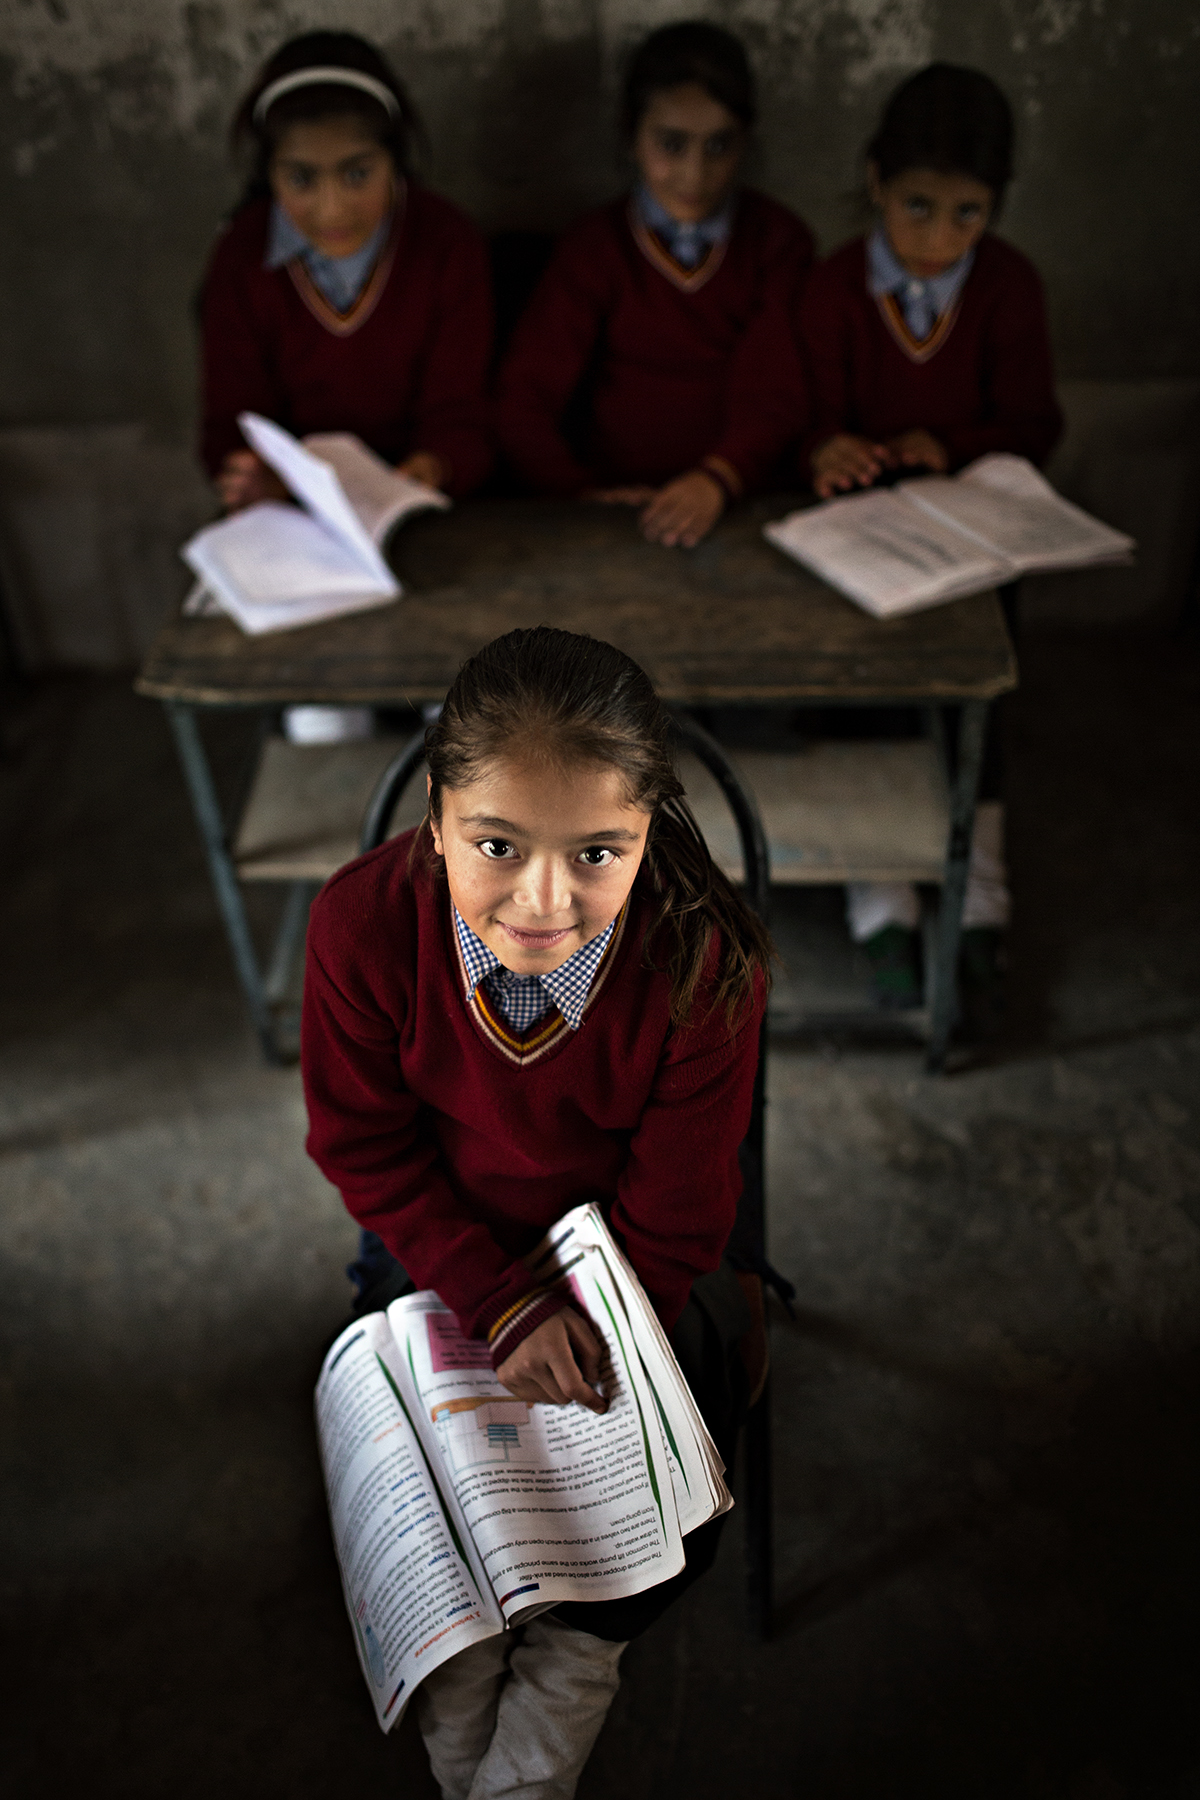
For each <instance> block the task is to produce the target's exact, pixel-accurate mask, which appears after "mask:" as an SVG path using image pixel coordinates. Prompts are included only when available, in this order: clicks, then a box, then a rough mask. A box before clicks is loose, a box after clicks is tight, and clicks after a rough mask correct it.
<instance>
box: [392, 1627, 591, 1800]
mask: <svg viewBox="0 0 1200 1800" xmlns="http://www.w3.org/2000/svg"><path fill="white" fill-rule="evenodd" d="M624 1648H625V1645H624V1644H610V1643H609V1642H608V1641H607V1639H605V1638H598V1637H592V1635H591V1634H590V1632H586V1631H574V1630H572V1629H571V1627H570V1626H569V1625H560V1624H559V1623H558V1622H557V1620H555V1619H553V1618H549V1617H547V1618H542V1619H534V1620H533V1621H532V1623H531V1624H529V1625H526V1626H525V1627H524V1628H523V1629H522V1630H520V1631H516V1632H512V1631H507V1632H505V1633H504V1635H503V1637H498V1638H489V1639H488V1641H487V1642H486V1643H483V1644H474V1645H472V1647H471V1648H470V1649H469V1650H462V1651H460V1652H459V1654H458V1655H457V1656H453V1657H451V1659H450V1661H449V1662H447V1663H443V1664H442V1666H441V1668H440V1669H438V1670H436V1671H435V1673H434V1674H432V1675H431V1676H429V1678H428V1679H427V1680H426V1681H424V1682H422V1684H421V1686H420V1687H419V1688H418V1690H417V1695H416V1699H415V1702H414V1704H415V1706H416V1709H417V1723H418V1725H419V1726H420V1729H421V1736H422V1737H423V1738H424V1740H425V1748H426V1749H427V1750H428V1752H429V1761H430V1764H431V1766H432V1768H433V1773H434V1777H435V1779H436V1780H437V1782H438V1785H439V1786H440V1788H441V1790H442V1800H571V1797H572V1795H573V1794H574V1792H575V1787H576V1783H577V1782H578V1780H579V1777H580V1775H581V1774H582V1772H583V1765H584V1763H585V1762H586V1761H587V1759H588V1756H589V1754H590V1752H591V1748H592V1745H593V1744H594V1743H595V1741H596V1738H597V1737H598V1735H599V1732H600V1727H601V1726H602V1725H603V1723H604V1721H605V1718H606V1717H607V1715H608V1709H609V1707H610V1706H611V1705H612V1702H613V1697H614V1695H615V1694H616V1691H617V1688H618V1686H619V1685H620V1674H619V1672H618V1665H619V1664H620V1661H621V1652H622V1651H623V1650H624Z"/></svg>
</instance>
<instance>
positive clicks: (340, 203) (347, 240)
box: [270, 114, 396, 256]
mask: <svg viewBox="0 0 1200 1800" xmlns="http://www.w3.org/2000/svg"><path fill="white" fill-rule="evenodd" d="M270 176H271V192H272V193H273V194H274V196H275V198H276V200H278V202H279V204H280V206H282V208H283V210H284V212H285V213H286V214H287V216H288V218H289V219H290V220H291V221H292V224H293V225H294V226H295V227H296V229H297V230H298V231H302V232H303V233H304V235H305V237H306V238H307V239H308V241H309V243H310V244H311V245H312V246H313V248H314V249H315V250H319V251H320V252H321V253H322V255H323V256H353V254H354V252H355V251H356V250H361V249H362V247H363V245H364V244H365V243H366V242H367V240H368V238H370V236H371V234H372V232H374V231H375V230H376V229H377V228H378V226H379V225H380V224H382V222H383V220H384V219H385V218H386V217H387V215H388V213H389V212H390V210H391V207H392V202H393V200H394V198H395V191H396V169H395V165H394V163H393V162H392V158H391V155H390V153H389V152H388V151H387V150H385V149H384V147H383V145H382V144H380V143H378V142H377V141H376V139H375V138H373V137H372V136H371V134H370V132H369V131H368V129H367V127H366V126H365V125H364V124H363V123H362V122H361V121H360V120H358V119H356V118H355V117H354V116H353V114H347V115H346V116H344V117H343V118H333V119H316V120H314V121H312V123H310V124H305V125H289V126H288V128H287V130H286V131H285V132H284V133H283V135H282V137H281V138H280V140H279V143H278V145H277V146H276V149H275V154H274V156H273V157H272V158H271V168H270Z"/></svg>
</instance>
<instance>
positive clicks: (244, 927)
mask: <svg viewBox="0 0 1200 1800" xmlns="http://www.w3.org/2000/svg"><path fill="white" fill-rule="evenodd" d="M164 705H165V706H166V709H167V718H168V719H169V721H170V725H171V731H172V734H173V736H174V738H175V747H176V749H177V750H178V751H179V760H180V762H181V763H182V764H183V774H184V779H185V780H186V782H187V785H188V792H189V794H190V795H191V799H192V808H193V810H194V812H195V814H196V823H197V824H198V825H199V827H200V836H201V838H202V839H203V842H204V853H205V855H206V857H207V858H208V872H209V874H210V876H211V877H212V884H213V888H214V890H215V892H216V896H217V905H218V906H219V907H220V909H221V917H222V919H223V920H224V922H225V931H226V934H227V936H228V938H229V947H230V949H231V950H232V952H233V961H234V966H235V968H236V969H237V975H238V980H239V981H240V982H241V984H242V992H243V993H244V994H245V996H246V1004H247V1006H248V1007H249V1008H250V1017H251V1019H252V1020H253V1021H254V1028H255V1030H256V1031H257V1032H258V1035H259V1040H260V1042H261V1043H262V1047H263V1054H264V1056H265V1057H266V1059H267V1061H268V1062H269V1063H273V1064H275V1065H277V1066H278V1065H281V1064H282V1063H283V1062H284V1060H285V1059H284V1057H283V1055H282V1054H281V1052H280V1048H279V1044H278V1041H277V1039H276V1036H275V1020H274V1016H273V1014H272V1011H271V1003H270V1000H269V999H268V996H267V989H266V984H265V983H264V981H263V978H262V972H261V970H260V969H259V966H258V956H257V954H256V953H255V949H254V940H253V938H252V937H251V935H250V922H249V920H248V919H247V917H246V908H245V905H244V904H243V901H242V890H241V887H240V886H239V884H238V878H237V871H236V870H235V868H234V866H233V860H232V858H231V857H230V854H229V843H228V836H227V833H226V829H225V820H224V819H223V817H222V816H221V807H220V803H219V801H218V799H217V790H216V788H215V787H214V786H213V778H212V770H211V769H210V768H209V766H208V758H207V756H206V755H205V754H204V744H203V741H202V739H201V737H200V728H199V726H198V725H197V723H196V709H195V707H192V706H188V705H186V704H185V703H184V702H183V701H181V700H167V701H164Z"/></svg>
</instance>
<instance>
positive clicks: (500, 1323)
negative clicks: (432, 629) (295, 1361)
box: [303, 626, 769, 1800]
mask: <svg viewBox="0 0 1200 1800" xmlns="http://www.w3.org/2000/svg"><path fill="white" fill-rule="evenodd" d="M427 745H428V759H429V771H430V773H429V811H428V815H427V818H426V820H425V822H424V824H423V825H422V826H421V827H420V828H419V830H418V831H417V832H416V833H415V834H411V833H410V834H408V835H406V836H403V837H400V838H396V839H394V840H392V841H391V842H390V843H388V844H386V845H385V846H384V847H383V848H382V849H379V850H376V851H373V852H371V853H370V854H369V855H367V856H364V857H360V858H359V859H358V861H356V862H353V863H350V864H348V865H347V867H346V868H344V869H342V870H341V871H340V872H339V873H338V874H337V875H336V876H334V878H333V879H332V880H331V881H330V882H329V883H328V884H327V885H326V887H325V888H324V890H323V891H322V893H321V895H320V897H319V898H318V900H317V902H316V904H315V905H314V907H313V912H312V920H311V924H310V928H309V942H308V969H307V976H306V982H305V998H304V1030H303V1066H304V1079H305V1091H306V1094H307V1099H308V1108H309V1119H310V1127H311V1129H310V1134H309V1140H308V1146H309V1151H310V1153H311V1155H312V1156H313V1157H314V1158H315V1159H316V1161H317V1163H318V1165H319V1167H320V1168H321V1169H322V1170H323V1172H324V1173H325V1174H326V1175H327V1176H328V1178H329V1179H330V1181H332V1182H334V1183H335V1184H336V1185H337V1186H338V1187H339V1188H340V1190H341V1192H342V1196H343V1198H344V1200H345V1202H346V1205H347V1206H348V1208H349V1209H350V1211H351V1212H352V1213H353V1215H354V1217H355V1218H356V1219H357V1220H359V1222H360V1223H361V1224H362V1225H364V1226H365V1227H367V1228H368V1229H369V1230H370V1232H372V1233H374V1234H376V1236H377V1238H378V1239H381V1240H382V1243H383V1245H384V1246H385V1247H386V1249H387V1251H388V1252H390V1253H391V1256H392V1257H394V1258H395V1259H397V1261H398V1262H399V1263H400V1264H402V1265H403V1268H402V1270H401V1271H400V1274H401V1275H403V1272H404V1271H407V1274H408V1276H409V1277H411V1280H412V1282H414V1283H415V1284H417V1285H418V1286H420V1287H423V1288H424V1287H429V1288H434V1289H436V1291H437V1292H438V1293H439V1294H440V1295H441V1296H442V1298H443V1300H445V1302H446V1303H447V1305H449V1306H450V1307H451V1308H452V1309H453V1311H454V1312H455V1313H456V1314H457V1315H458V1318H459V1321H460V1323H461V1325H462V1327H463V1329H464V1330H465V1331H466V1332H467V1333H468V1334H471V1335H474V1336H477V1337H480V1338H484V1339H486V1340H487V1341H488V1343H489V1344H490V1345H491V1350H492V1360H493V1363H494V1365H495V1367H496V1369H497V1371H498V1373H499V1376H500V1379H501V1381H502V1382H503V1383H504V1384H505V1386H506V1387H508V1388H509V1389H510V1390H511V1392H512V1393H513V1394H515V1395H516V1396H517V1397H518V1398H520V1399H523V1400H526V1401H529V1402H531V1403H543V1404H550V1405H566V1404H569V1403H577V1404H580V1405H583V1406H587V1407H590V1408H592V1409H593V1410H594V1411H596V1412H600V1413H602V1412H603V1411H604V1410H605V1404H606V1403H605V1401H604V1398H603V1396H602V1395H601V1394H600V1393H598V1392H597V1390H596V1386H595V1383H596V1381H597V1376H598V1369H599V1345H598V1342H597V1340H596V1338H595V1336H594V1334H593V1332H592V1331H591V1329H590V1327H589V1325H588V1324H587V1322H586V1320H585V1319H583V1318H582V1317H581V1316H580V1315H579V1314H578V1313H576V1312H575V1311H573V1310H572V1308H571V1306H570V1303H569V1299H568V1297H567V1296H565V1295H564V1294H563V1292H562V1291H561V1290H556V1289H551V1290H546V1289H544V1288H541V1287H539V1286H538V1285H537V1284H536V1283H535V1282H534V1280H533V1278H532V1277H531V1276H530V1274H529V1273H528V1271H527V1270H526V1268H525V1266H524V1263H523V1262H522V1260H521V1259H522V1257H523V1256H524V1255H526V1254H527V1253H528V1252H529V1250H530V1249H531V1248H532V1247H533V1246H534V1245H535V1244H536V1243H537V1242H538V1240H539V1238H540V1237H541V1236H542V1235H543V1233H544V1232H545V1231H546V1230H547V1229H548V1227H549V1226H551V1225H552V1224H553V1223H554V1222H555V1221H556V1220H557V1219H558V1218H560V1217H561V1216H562V1214H563V1213H564V1212H566V1211H567V1210H568V1209H569V1208H571V1207H573V1206H576V1205H578V1204H580V1203H582V1202H585V1201H596V1202H598V1203H599V1204H600V1205H601V1206H603V1208H604V1210H605V1212H606V1214H607V1216H608V1218H609V1221H610V1223H611V1225H612V1227H613V1229H614V1231H615V1232H616V1233H617V1235H618V1237H619V1238H620V1240H621V1242H622V1243H623V1245H624V1248H625V1250H626V1252H627V1254H628V1256H629V1258H630V1260H631V1262H632V1263H633V1265H634V1268H635V1269H636V1270H637V1272H638V1275H639V1276H640V1278H641V1281H642V1283H643V1285H644V1287H645V1289H646V1291H647V1293H648V1294H649V1296H650V1298H651V1300H652V1302H653V1304H654V1306H655V1308H656V1310H657V1311H658V1314H659V1316H660V1318H661V1319H662V1321H663V1324H664V1325H665V1326H666V1327H667V1329H668V1330H673V1332H674V1341H675V1343H676V1345H677V1348H678V1349H679V1351H680V1353H681V1360H684V1363H685V1369H686V1370H687V1373H688V1375H689V1379H690V1380H692V1382H693V1385H694V1386H695V1387H696V1388H697V1389H698V1395H697V1397H698V1399H699V1400H700V1404H701V1406H702V1407H705V1406H706V1394H705V1382H704V1378H703V1370H702V1369H700V1368H699V1367H697V1366H696V1365H695V1363H693V1366H692V1367H688V1365H687V1344H688V1342H689V1341H692V1340H694V1341H696V1342H699V1341H700V1338H702V1337H703V1332H701V1333H700V1335H699V1337H697V1319H698V1316H699V1315H698V1309H697V1300H696V1298H695V1297H692V1288H693V1284H694V1283H695V1282H696V1281H697V1280H698V1278H700V1277H703V1276H708V1277H709V1280H710V1281H711V1280H712V1272H713V1271H716V1270H717V1268H718V1265H719V1264H720V1262H721V1257H722V1251H723V1249H724V1246H725V1243H726V1240H727V1239H728V1237H729V1234H730V1231H731V1228H732V1226H733V1222H734V1213H735V1209H736V1206H737V1200H738V1194H739V1191H740V1188H741V1177H740V1174H739V1168H738V1146H739V1144H740V1143H741V1141H742V1138H743V1137H744V1135H745V1131H746V1127H747V1123H748V1120H749V1115H750V1107H751V1096H752V1089H753V1084H754V1075H755V1069H756V1065H757V1058H758V1039H759V1027H760V1024H761V1020H762V1014H763V1007H764V1003H765V989H766V971H767V963H768V956H769V945H768V942H767V940H766V937H765V934H764V932H763V930H762V927H761V926H760V925H759V924H758V922H757V920H756V919H754V917H753V916H752V915H751V914H750V913H749V912H748V911H747V909H746V907H745V906H744V904H743V902H742V901H741V899H740V898H739V897H738V895H737V893H736V892H735V890H734V889H733V888H732V887H731V886H730V884H729V883H728V882H727V881H726V880H725V879H724V877H723V876H722V875H721V874H720V873H719V871H718V870H717V869H716V868H715V867H714V866H713V864H712V862H711V860H710V858H709V855H708V852H707V850H706V848H705V846H704V842H703V840H702V838H701V837H700V835H699V833H698V831H697V829H696V827H695V825H694V823H693V821H692V818H691V815H690V813H689V811H688V809H687V806H686V803H685V802H684V800H683V798H682V792H683V790H682V788H681V785H680V782H679V780H678V777H677V776H676V774H675V772H674V769H673V766H672V762H671V756H670V750H669V742H668V726H667V720H666V717H665V715H664V713H663V711H662V708H661V707H660V705H659V703H658V700H657V698H656V697H655V694H654V691H653V688H652V687H651V684H650V682H649V680H648V679H647V677H646V676H645V675H644V674H643V673H642V671H641V670H640V669H639V668H638V667H637V665H636V664H634V663H632V662H631V661H630V660H629V658H628V657H627V656H625V655H623V654H622V653H621V652H620V651H618V650H614V649H613V648H611V646H609V645H607V644H601V643H598V642H596V641H595V640H593V639H590V638H582V637H576V636H573V635H571V634H569V633H567V632H562V631H555V630H551V629H550V628H548V627H545V626H542V627H539V628H538V629H537V630H535V631H515V632H510V633H509V634H508V636H506V637H503V638H500V639H498V640H497V641H496V642H495V643H493V644H490V645H489V646H488V647H487V648H486V649H484V650H482V651H480V653H479V654H478V655H477V656H475V657H474V658H472V660H471V661H470V662H468V663H467V664H466V665H465V667H464V668H463V670H462V671H461V673H460V674H459V677H458V679H457V681H456V682H455V684H454V686H453V687H452V688H451V690H450V693H449V695H448V696H447V700H446V704H445V707H444V709H443V712H442V714H441V717H440V719H439V721H438V722H437V724H436V725H434V726H432V727H431V728H430V730H429V733H428V737H427ZM384 1285H385V1288H386V1293H385V1294H384V1295H381V1296H380V1297H381V1299H385V1300H386V1298H390V1297H391V1294H393V1293H394V1292H395V1291H397V1290H396V1286H395V1282H394V1281H393V1282H392V1283H391V1284H387V1283H385V1284H384ZM701 1285H702V1287H703V1283H702V1284H701ZM734 1291H735V1292H736V1284H734ZM689 1320H690V1323H689ZM681 1322H682V1323H681ZM703 1356H704V1358H706V1359H710V1360H711V1356H712V1345H711V1341H710V1342H709V1347H708V1348H707V1349H706V1350H705V1351H704V1352H703ZM717 1385H718V1386H719V1385H720V1383H719V1382H718V1384H717ZM709 1386H710V1392H711V1386H712V1378H711V1375H710V1377H709ZM708 1416H710V1418H711V1407H709V1409H708ZM712 1422H713V1423H715V1424H717V1427H718V1431H720V1421H716V1420H713V1421H712ZM722 1435H724V1436H725V1438H726V1444H728V1432H724V1433H722ZM718 1441H720V1439H719V1440H718ZM715 1536H716V1533H715V1528H714V1527H712V1526H706V1527H702V1528H701V1531H700V1532H697V1533H695V1534H693V1535H692V1536H691V1537H689V1539H688V1546H689V1548H688V1560H689V1567H688V1568H687V1569H686V1570H685V1571H684V1572H683V1575H682V1576H679V1577H676V1578H675V1580H674V1581H673V1582H668V1583H665V1584H663V1585H662V1586H661V1587H659V1588H657V1589H652V1590H650V1592H649V1593H648V1594H645V1595H641V1596H638V1597H637V1598H636V1599H634V1600H624V1601H616V1602H608V1603H593V1604H590V1605H584V1604H580V1605H572V1606H563V1607H559V1608H557V1609H556V1611H555V1613H554V1614H553V1615H552V1621H542V1620H539V1621H537V1622H536V1626H530V1627H528V1628H527V1629H526V1633H525V1637H524V1641H523V1642H521V1643H519V1646H518V1651H517V1653H516V1655H515V1657H514V1660H513V1662H512V1665H511V1669H508V1668H507V1666H506V1662H505V1657H506V1654H507V1652H508V1651H509V1650H510V1649H511V1635H510V1636H509V1637H506V1638H505V1639H502V1640H496V1641H495V1642H493V1643H489V1644H484V1645H480V1646H477V1647H475V1648H473V1649H471V1650H468V1651H465V1652H463V1653H462V1654H461V1655H460V1656H459V1657H456V1658H454V1659H452V1661H451V1662H450V1663H448V1664H447V1665H446V1668H445V1672H444V1678H443V1671H439V1672H438V1674H437V1675H436V1676H434V1677H431V1678H430V1679H429V1680H428V1681H427V1682H426V1683H424V1684H423V1686H422V1689H421V1690H420V1695H419V1705H418V1715H419V1717H420V1720H421V1726H422V1730H423V1732H424V1734H425V1737H426V1741H427V1743H428V1744H429V1747H430V1752H431V1756H432V1758H433V1763H434V1770H435V1773H436V1774H437V1775H438V1778H439V1780H440V1781H441V1783H442V1787H443V1793H444V1794H449V1795H463V1796H465V1795H466V1794H467V1791H468V1788H469V1790H470V1794H471V1796H472V1800H485V1797H486V1796H490V1795H492V1794H500V1793H503V1794H506V1795H511V1794H516V1793H524V1792H526V1791H527V1790H526V1786H525V1785H524V1783H526V1782H529V1781H531V1779H532V1775H531V1772H532V1771H538V1782H544V1785H539V1784H538V1783H534V1784H533V1785H531V1786H530V1787H529V1789H528V1791H530V1792H533V1791H536V1792H537V1793H538V1794H539V1795H544V1796H551V1795H553V1796H559V1795H562V1796H568V1795H570V1794H571V1793H573V1792H574V1785H575V1781H576V1779H577V1777H578V1774H579V1770H580V1769H581V1768H582V1766H583V1762H584V1760H585V1759H586V1756H587V1753H588V1751H589V1749H590V1747H591V1744H592V1742H593V1741H594V1738H595V1735H596V1732H597V1731H598V1730H599V1727H600V1724H601V1723H602V1721H603V1718H604V1715H605V1713H606V1711H607V1709H608V1706H609V1704H610V1702H611V1699H612V1695H613V1693H614V1692H615V1691H616V1686H617V1663H618V1660H619V1657H620V1653H621V1649H622V1648H623V1645H624V1643H625V1641H626V1640H628V1639H629V1638H630V1637H632V1636H634V1635H635V1634H636V1633H637V1632H638V1631H640V1630H642V1629H644V1628H645V1626H646V1625H647V1624H649V1623H650V1622H651V1621H652V1619H653V1618H655V1617H657V1616H658V1615H659V1614H660V1613H661V1612H662V1611H663V1610H664V1609H665V1606H666V1605H667V1604H668V1603H669V1601H670V1599H671V1598H672V1597H673V1595H674V1594H675V1593H676V1592H677V1591H678V1590H679V1588H680V1587H681V1586H682V1585H683V1584H684V1583H685V1581H686V1580H687V1579H688V1578H689V1577H694V1575H695V1574H697V1573H699V1572H700V1571H701V1569H703V1568H704V1567H705V1566H707V1564H708V1562H709V1561H711V1557H712V1554H713V1552H714V1550H715ZM698 1540H703V1541H698ZM506 1674H507V1676H508V1680H507V1683H505V1677H506ZM420 1696H423V1698H421V1697H420Z"/></svg>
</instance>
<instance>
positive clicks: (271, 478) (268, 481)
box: [217, 450, 288, 512]
mask: <svg viewBox="0 0 1200 1800" xmlns="http://www.w3.org/2000/svg"><path fill="white" fill-rule="evenodd" d="M217 492H218V494H220V496H221V499H222V500H223V501H224V504H225V510H226V512H241V510H242V508H243V507H246V506H255V505H257V503H258V502H259V501H260V500H286V499H287V497H288V491H287V489H286V488H285V487H284V485H283V483H282V481H280V479H279V477H278V475H277V474H276V473H275V471H274V469H269V468H268V467H267V465H266V463H265V462H263V461H262V459H261V458H260V457H257V456H255V454H254V452H253V450H231V451H230V452H229V455H228V456H227V457H226V458H225V461H224V462H223V463H222V464H221V467H220V469H219V470H218V471H217Z"/></svg>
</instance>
